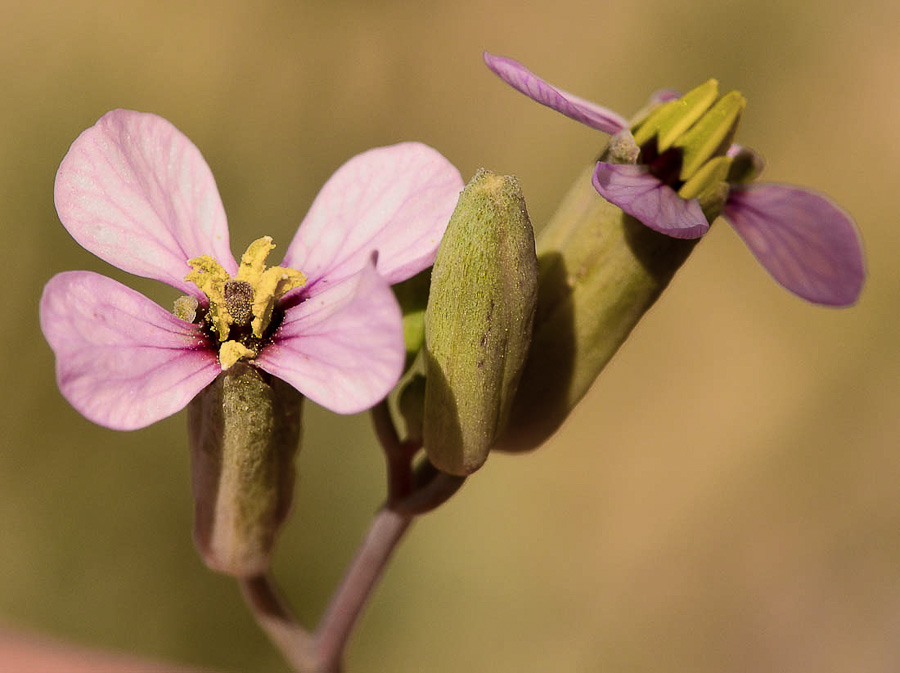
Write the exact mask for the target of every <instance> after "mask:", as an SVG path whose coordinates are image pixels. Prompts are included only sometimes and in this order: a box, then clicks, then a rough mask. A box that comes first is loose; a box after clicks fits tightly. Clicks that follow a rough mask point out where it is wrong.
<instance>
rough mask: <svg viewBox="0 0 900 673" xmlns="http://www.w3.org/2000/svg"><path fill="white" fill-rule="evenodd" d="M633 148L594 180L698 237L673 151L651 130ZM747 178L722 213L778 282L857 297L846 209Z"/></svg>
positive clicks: (861, 269) (857, 250)
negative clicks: (632, 155) (629, 159)
mask: <svg viewBox="0 0 900 673" xmlns="http://www.w3.org/2000/svg"><path fill="white" fill-rule="evenodd" d="M484 61H485V63H486V65H487V66H488V68H490V69H491V70H492V71H493V72H494V73H495V74H497V75H498V76H499V77H500V78H501V79H503V81H505V82H506V83H507V84H509V85H510V86H512V87H513V88H514V89H516V90H518V91H520V92H521V93H523V94H525V95H526V96H528V97H529V98H531V99H532V100H534V101H536V102H538V103H541V104H542V105H546V106H547V107H550V108H552V109H554V110H556V111H557V112H560V113H562V114H564V115H565V116H567V117H569V118H571V119H574V120H575V121H578V122H580V123H582V124H584V125H586V126H589V127H591V128H593V129H597V130H598V131H602V132H603V133H608V134H610V135H613V136H615V135H617V134H623V133H624V134H628V132H629V128H630V125H629V122H628V121H626V119H625V118H624V117H622V116H621V115H619V114H617V113H615V112H613V111H612V110H608V109H607V108H604V107H601V106H600V105H597V104H595V103H591V102H590V101H586V100H584V99H583V98H579V97H578V96H575V95H574V94H571V93H569V92H568V91H564V90H563V89H560V88H558V87H555V86H553V85H552V84H550V83H549V82H547V81H546V80H544V79H542V78H541V77H539V76H537V75H536V74H534V73H533V72H531V71H530V70H529V69H528V68H526V67H525V66H524V65H522V64H521V63H519V62H518V61H515V60H513V59H511V58H506V57H503V56H495V55H493V54H489V53H487V52H485V53H484ZM677 98H678V94H676V93H674V92H672V91H664V92H661V93H659V94H657V96H655V97H654V100H653V101H651V102H653V103H662V102H664V101H671V100H674V99H677ZM629 137H630V134H629ZM632 140H633V139H632ZM725 148H726V149H727V155H728V156H730V157H739V156H741V157H742V158H744V159H746V160H747V161H749V162H752V163H753V164H756V166H755V168H754V172H753V175H752V177H751V178H750V179H755V177H756V173H758V172H759V170H761V168H762V159H761V158H760V157H759V156H758V155H756V154H755V153H754V152H752V151H751V150H748V149H747V148H742V147H740V146H738V145H731V146H730V147H728V145H727V144H726V145H725ZM639 149H640V153H639V155H638V156H637V157H636V162H635V163H610V162H605V161H600V162H598V163H597V167H596V169H595V171H594V175H593V184H594V188H595V189H596V190H597V192H598V193H599V194H600V195H601V196H602V197H603V198H605V199H606V200H607V201H609V202H610V203H612V204H614V205H616V206H618V207H619V208H621V209H622V210H623V211H624V212H626V213H627V214H629V215H631V216H632V217H634V218H636V219H637V220H639V221H640V222H642V223H643V224H644V225H646V226H647V227H650V228H651V229H653V230H654V231H658V232H660V233H662V234H665V235H667V236H672V237H674V238H698V237H700V236H703V235H704V234H705V233H706V232H707V230H708V229H709V225H710V223H709V222H708V221H707V218H706V216H705V215H704V212H703V210H702V208H701V205H700V202H699V201H698V199H697V198H685V197H683V196H682V195H681V194H680V193H679V189H680V188H683V187H685V185H684V183H683V182H682V181H680V180H679V179H678V178H679V176H678V172H677V171H675V172H674V173H673V172H672V165H671V164H672V162H671V161H670V160H671V159H672V158H673V156H672V154H673V153H672V152H671V151H669V152H666V153H663V154H658V153H657V152H656V140H655V139H653V140H652V142H650V143H647V144H645V145H644V146H642V147H640V148H639ZM723 151H724V150H723ZM678 161H679V162H680V161H681V158H680V157H678ZM676 165H679V166H680V164H676ZM750 179H747V178H746V176H745V178H743V179H740V180H732V179H731V178H730V177H729V178H728V180H727V182H728V184H727V190H728V193H727V198H726V201H725V204H724V208H723V211H722V217H723V218H724V219H725V220H726V221H727V222H728V223H729V224H730V225H731V226H732V228H734V230H735V231H737V233H738V235H739V236H740V237H741V238H742V239H743V241H744V243H746V245H747V247H748V248H750V251H751V252H752V253H753V255H754V256H755V257H756V259H757V260H758V261H759V263H760V264H762V266H763V267H764V268H765V269H766V270H767V271H768V272H769V273H770V274H771V275H772V277H773V278H774V279H775V280H776V281H778V282H779V283H780V284H781V285H782V286H783V287H785V288H786V289H788V290H790V291H791V292H793V293H794V294H796V295H798V296H800V297H803V298H804V299H806V300H808V301H811V302H816V303H819V304H826V305H831V306H848V305H850V304H853V303H855V302H856V300H857V299H858V297H859V294H860V292H861V291H862V287H863V284H864V282H865V276H866V270H865V260H864V257H863V251H862V245H861V243H860V238H859V233H858V232H857V230H856V225H855V224H854V223H853V220H852V218H851V217H850V215H848V214H847V213H846V212H845V211H844V210H843V209H841V208H840V207H839V206H838V205H836V204H835V203H834V202H833V201H831V199H829V198H828V197H827V196H825V195H824V194H819V193H818V192H814V191H812V190H810V189H805V188H802V187H794V186H791V185H783V184H778V183H756V182H751V181H750Z"/></svg>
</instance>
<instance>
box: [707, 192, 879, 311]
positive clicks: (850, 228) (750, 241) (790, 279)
mask: <svg viewBox="0 0 900 673" xmlns="http://www.w3.org/2000/svg"><path fill="white" fill-rule="evenodd" d="M723 215H724V217H725V218H726V219H727V220H728V222H729V223H730V224H731V226H732V227H734V229H735V231H737V233H738V234H739V235H740V237H741V238H742V239H743V240H744V242H745V243H746V244H747V247H749V248H750V251H751V252H752V253H753V254H754V256H755V257H756V259H757V260H758V261H759V263H760V264H762V265H763V266H764V267H765V268H766V270H767V271H768V272H769V273H770V274H771V275H772V277H773V278H774V279H775V280H777V281H778V282H779V283H781V285H783V286H784V287H785V288H787V289H788V290H790V291H791V292H793V293H794V294H796V295H798V296H800V297H803V298H804V299H807V300H809V301H811V302H815V303H817V304H826V305H829V306H849V305H852V304H855V303H856V300H857V299H858V298H859V294H860V292H861V291H862V287H863V284H864V283H865V277H866V269H865V261H864V259H863V251H862V245H861V243H860V238H859V233H858V232H857V230H856V225H855V224H854V223H853V220H852V219H851V217H850V215H848V214H847V213H846V212H845V211H844V210H842V209H841V208H839V207H838V206H837V205H836V204H835V203H833V202H832V201H831V200H830V199H829V198H828V197H826V196H824V195H823V194H819V193H817V192H813V191H811V190H808V189H802V188H800V187H792V186H789V185H780V184H773V183H768V184H767V183H762V184H750V185H747V186H746V187H740V188H734V189H732V190H731V193H730V194H729V196H728V203H727V204H726V205H725V210H724V212H723Z"/></svg>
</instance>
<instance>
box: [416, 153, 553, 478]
mask: <svg viewBox="0 0 900 673" xmlns="http://www.w3.org/2000/svg"><path fill="white" fill-rule="evenodd" d="M536 296H537V260H536V258H535V251H534V233H533V231H532V228H531V222H530V221H529V219H528V213H527V211H526V210H525V200H524V198H523V197H522V192H521V189H520V188H519V185H518V183H517V182H516V180H515V179H514V178H512V177H501V176H499V175H496V174H494V173H490V172H488V171H484V170H481V171H479V172H478V173H476V175H475V177H473V178H472V180H471V182H469V184H468V185H467V186H466V188H465V190H463V193H462V195H461V196H460V200H459V204H458V205H457V207H456V210H455V211H454V213H453V216H452V217H451V219H450V223H449V225H448V226H447V231H446V233H445V234H444V238H443V240H442V241H441V246H440V248H439V249H438V253H437V259H436V260H435V263H434V269H433V271H432V278H431V292H430V295H429V298H428V309H427V311H426V313H425V347H426V376H427V378H426V387H425V419H424V436H425V451H426V453H427V454H428V458H429V460H430V461H431V462H432V463H433V464H434V465H435V466H436V467H437V468H438V469H440V470H442V471H444V472H447V473H450V474H455V475H467V474H471V473H472V472H474V471H475V470H477V469H478V468H479V467H481V465H482V464H483V463H484V461H485V460H486V459H487V456H488V452H489V451H490V448H491V446H492V445H493V444H494V441H495V439H496V438H497V436H498V434H499V433H500V431H501V430H502V428H503V425H504V423H505V421H506V418H507V416H508V413H509V408H510V404H511V402H512V399H513V395H514V393H515V390H516V385H517V384H518V381H519V377H520V375H521V371H522V366H523V364H524V362H525V358H526V356H527V353H528V346H529V342H530V339H531V326H532V320H533V318H534V308H535V301H536Z"/></svg>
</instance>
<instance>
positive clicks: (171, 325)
mask: <svg viewBox="0 0 900 673" xmlns="http://www.w3.org/2000/svg"><path fill="white" fill-rule="evenodd" d="M462 186H463V184H462V179H461V178H460V175H459V172H458V171H457V170H456V169H455V168H454V167H453V166H452V165H451V164H450V163H449V162H448V161H447V160H446V159H445V158H444V157H442V156H441V155H440V154H439V153H438V152H436V151H435V150H433V149H431V148H429V147H426V146H425V145H421V144H418V143H403V144H399V145H394V146H391V147H383V148H378V149H373V150H370V151H368V152H364V153H362V154H360V155H358V156H356V157H354V158H352V159H350V160H349V161H348V162H347V163H345V164H344V165H343V166H341V167H340V168H339V169H338V170H337V172H335V174H334V175H332V176H331V178H330V179H329V180H328V182H326V183H325V186H324V187H323V188H322V190H321V191H320V192H319V195H318V196H317V197H316V199H315V201H314V202H313V205H312V207H311V208H310V211H309V213H308V214H307V216H306V218H305V219H304V220H303V223H302V224H301V226H300V228H299V229H298V230H297V233H296V234H295V235H294V238H293V240H292V241H291V243H290V245H289V246H288V248H287V252H286V254H285V257H284V261H283V262H282V265H281V266H279V267H273V268H268V269H267V268H266V265H265V258H266V256H267V255H268V253H269V251H270V250H271V249H272V248H274V247H275V246H274V245H272V243H271V239H270V238H269V237H264V238H262V239H259V240H257V241H254V242H253V243H252V244H251V245H250V247H249V248H248V250H247V252H246V253H245V254H244V256H243V257H242V262H241V264H240V265H239V264H238V263H237V262H236V261H235V259H234V257H233V256H232V254H231V250H230V248H229V238H228V225H227V222H226V218H225V211H224V208H223V207H222V202H221V199H220V197H219V193H218V190H217V189H216V184H215V181H214V179H213V176H212V173H211V171H210V169H209V167H208V166H207V164H206V162H205V160H204V159H203V157H202V156H201V154H200V151H199V150H198V149H197V148H196V147H195V146H194V145H193V144H192V143H191V141H190V140H188V139H187V137H185V136H184V135H183V134H182V133H181V132H179V131H178V130H177V129H176V128H175V127H174V126H173V125H172V124H170V123H169V122H168V121H166V120H165V119H162V118H161V117H158V116H155V115H152V114H144V113H139V112H132V111H127V110H114V111H112V112H109V113H107V114H106V115H104V116H103V117H102V118H101V119H100V120H99V121H98V122H97V123H96V124H95V125H94V126H92V127H91V128H89V129H88V130H86V131H85V132H84V133H82V134H81V135H80V136H79V137H78V138H77V139H76V140H75V142H74V143H73V144H72V147H71V148H70V150H69V152H68V154H66V156H65V158H64V159H63V161H62V164H61V165H60V167H59V171H58V173H57V175H56V187H55V201H56V209H57V212H58V213H59V217H60V220H61V221H62V223H63V226H65V228H66V229H67V230H68V232H69V233H70V234H71V235H72V237H73V238H75V240H76V241H77V242H78V243H79V244H80V245H81V246H82V247H84V248H86V249H87V250H89V251H90V252H92V253H94V254H95V255H97V256H98V257H100V258H101V259H103V260H105V261H107V262H109V263H110V264H113V265H114V266H117V267H118V268H120V269H122V270H124V271H128V272H130V273H133V274H136V275H138V276H143V277H145V278H153V279H155V280H160V281H162V282H164V283H167V284H169V285H171V286H172V287H175V288H176V289H178V290H179V291H180V292H182V293H185V294H186V295H187V296H186V297H183V298H182V299H180V300H179V301H178V302H176V313H177V314H178V315H179V316H180V317H176V315H173V314H171V313H169V312H168V311H166V310H164V309H163V308H161V307H160V306H158V305H157V304H155V303H153V302H152V301H150V300H149V299H147V298H146V297H144V296H143V295H141V294H139V293H138V292H135V291H134V290H131V289H129V288H127V287H125V286H124V285H122V284H120V283H118V282H116V281H114V280H112V279H110V278H107V277H105V276H101V275H99V274H96V273H91V272H88V271H70V272H66V273H61V274H58V275H57V276H55V277H53V278H52V279H51V280H50V282H48V283H47V285H46V287H45V288H44V294H43V297H42V298H41V307H40V313H41V328H42V330H43V332H44V335H45V337H46V338H47V341H48V342H49V343H50V346H51V348H52V349H53V351H54V353H55V354H56V371H57V380H58V382H59V388H60V390H61V392H62V394H63V395H64V396H65V398H66V399H67V400H68V401H69V402H70V403H71V404H72V406H73V407H75V409H77V410H78V411H79V412H81V413H82V414H83V415H84V416H86V417H87V418H88V419H90V420H91V421H94V422H95V423H98V424H100V425H104V426H106V427H110V428H114V429H118V430H132V429H136V428H141V427H144V426H146V425H149V424H151V423H154V422H155V421H157V420H160V419H162V418H164V417H166V416H169V415H171V414H173V413H175V412H177V411H179V410H180V409H182V408H183V407H184V406H185V405H187V403H188V402H189V401H190V400H191V399H192V398H193V397H194V396H195V395H196V394H197V393H198V392H200V391H201V390H202V389H203V388H204V387H206V386H207V385H209V384H210V383H211V382H212V381H213V380H214V379H215V378H216V377H217V376H218V375H219V373H220V372H221V371H222V370H223V369H225V368H227V367H229V366H231V365H232V364H233V363H234V362H236V361H238V360H245V361H249V362H251V363H252V364H253V365H255V366H256V367H258V368H259V369H261V370H263V371H266V372H268V373H269V374H271V375H273V376H276V377H278V378H280V379H283V380H284V381H286V382H288V383H290V384H291V385H292V386H294V387H295V388H296V389H297V390H299V391H300V392H301V393H303V394H304V395H305V396H306V397H309V398H310V399H312V400H313V401H315V402H317V403H319V404H321V405H322V406H324V407H327V408H329V409H331V410H333V411H336V412H338V413H355V412H358V411H362V410H364V409H367V408H369V407H371V406H372V405H373V404H375V403H376V402H378V401H379V400H380V399H382V398H383V397H384V396H385V395H386V394H387V393H388V392H389V391H390V389H391V388H392V387H393V386H394V384H395V383H396V381H397V379H398V377H399V376H400V374H401V369H402V366H403V362H404V357H405V351H404V344H403V331H402V324H401V314H400V308H399V306H398V304H397V301H396V299H395V298H394V295H393V292H392V291H391V289H390V285H391V284H393V283H397V282H399V281H401V280H404V279H406V278H409V277H410V276H412V275H414V274H416V273H418V272H419V271H421V270H422V269H425V268H427V267H428V266H430V265H431V264H432V262H433V261H434V256H435V253H436V250H437V246H438V243H439V242H440V239H441V236H442V235H443V232H444V229H445V227H446V225H447V222H448V220H449V218H450V214H451V213H452V211H453V208H454V207H455V205H456V200H457V198H458V195H459V192H460V190H461V189H462Z"/></svg>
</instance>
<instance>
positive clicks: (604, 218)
mask: <svg viewBox="0 0 900 673" xmlns="http://www.w3.org/2000/svg"><path fill="white" fill-rule="evenodd" d="M593 171H594V167H593V166H590V167H589V168H588V169H587V170H586V171H585V172H584V173H583V174H582V175H581V176H580V177H579V178H578V180H577V181H576V183H575V184H574V185H573V187H572V189H571V190H570V191H569V193H568V194H567V195H566V197H565V198H564V199H563V201H562V203H561V204H560V207H559V209H558V210H557V212H556V214H555V215H554V216H553V218H552V219H551V221H550V222H549V223H548V225H547V226H546V227H545V228H544V230H543V231H542V232H541V234H540V235H539V236H538V240H537V253H538V265H539V269H540V289H539V294H538V304H537V312H536V314H535V320H534V331H533V335H532V340H531V349H530V352H529V355H528V361H527V362H526V365H525V370H524V372H523V374H522V378H521V380H520V382H519V387H518V392H517V394H516V397H515V401H514V403H513V406H512V410H511V412H510V417H509V422H508V424H507V426H506V431H505V432H504V434H503V435H502V436H501V437H500V438H499V439H498V441H497V445H496V448H497V449H500V450H504V451H527V450H530V449H534V448H536V447H538V446H540V445H541V444H543V443H544V442H545V441H546V440H547V439H549V438H550V436H551V435H552V434H553V433H554V432H556V430H557V429H558V428H559V426H560V425H562V423H563V421H564V420H565V419H566V417H567V416H568V415H569V413H570V412H571V411H572V409H573V408H574V407H575V405H576V404H578V402H579V401H580V400H581V398H582V397H584V395H585V393H587V391H588V389H589V388H590V387H591V384H592V383H593V382H594V379H595V378H596V377H597V375H598V374H599V373H600V371H601V370H602V369H603V368H604V367H605V366H606V364H607V362H609V360H610V358H612V356H613V355H614V354H615V352H616V351H617V350H618V349H619V346H621V345H622V344H623V343H624V342H625V339H627V338H628V335H629V334H630V333H631V330H632V329H633V328H634V326H635V325H636V324H637V322H638V321H639V320H640V319H641V316H643V315H644V313H646V312H647V310H648V309H649V308H650V307H651V306H652V305H653V303H654V302H655V301H656V298H657V297H659V295H660V293H661V292H662V291H663V290H664V289H665V288H666V286H667V285H668V284H669V281H670V280H671V279H672V276H673V275H674V274H675V272H676V271H677V270H678V268H679V267H680V266H681V265H682V264H683V263H684V261H685V260H686V259H687V257H688V255H689V254H690V252H691V250H693V248H694V246H695V245H696V243H697V240H698V239H694V240H683V239H676V238H671V237H669V236H665V235H663V234H659V233H657V232H655V231H653V230H651V229H650V228H649V227H646V226H644V225H643V224H641V223H640V222H639V221H637V220H635V219H634V218H633V217H630V216H628V215H626V214H625V213H623V212H622V211H621V210H620V209H619V208H617V207H616V206H614V205H612V204H611V203H609V202H608V201H606V200H605V199H603V198H602V197H601V196H600V195H599V194H597V192H596V190H595V189H594V187H593V185H592V184H591V175H592V174H593Z"/></svg>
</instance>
